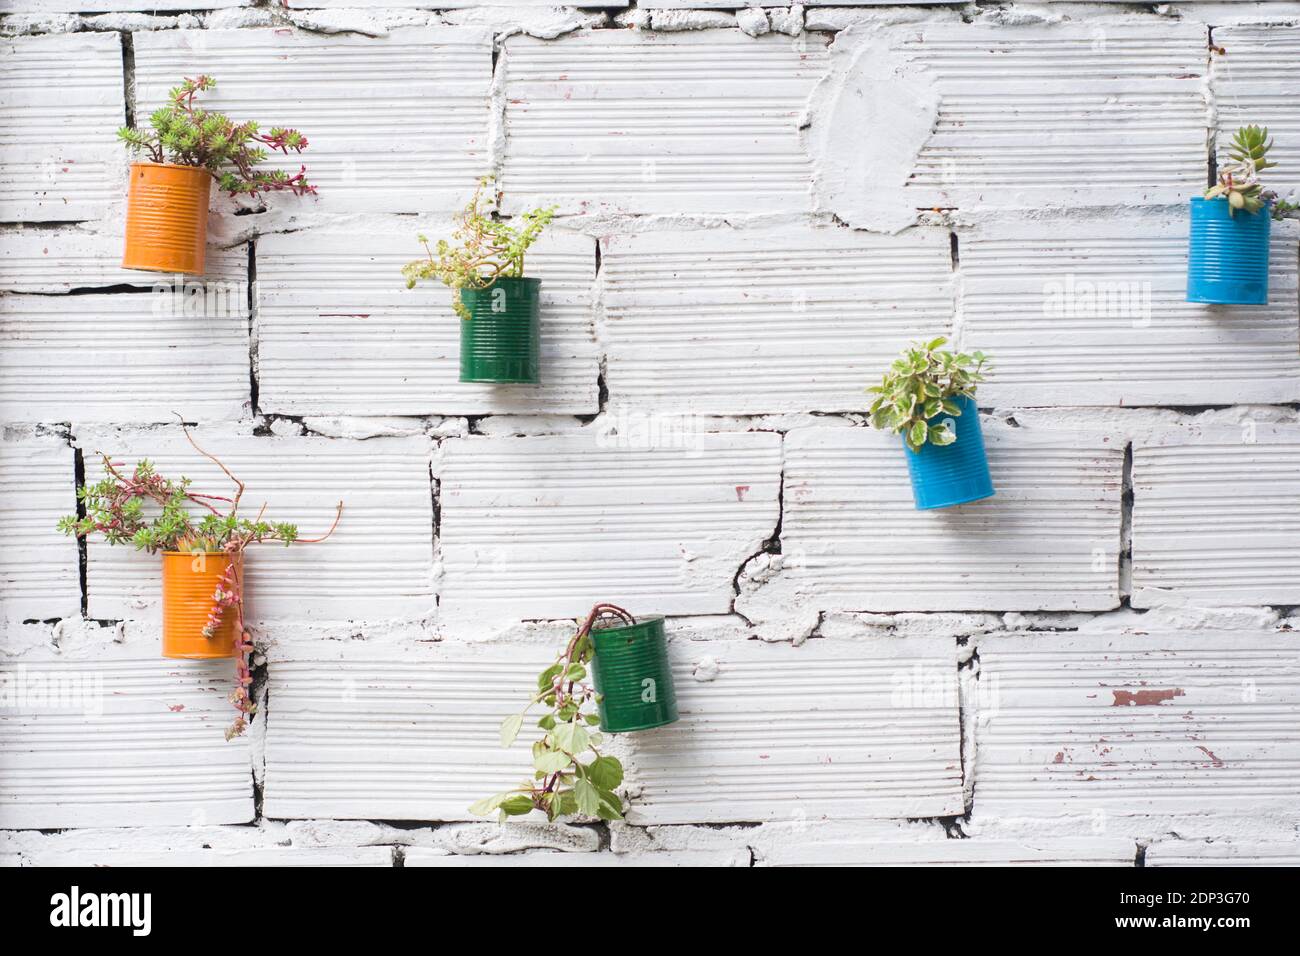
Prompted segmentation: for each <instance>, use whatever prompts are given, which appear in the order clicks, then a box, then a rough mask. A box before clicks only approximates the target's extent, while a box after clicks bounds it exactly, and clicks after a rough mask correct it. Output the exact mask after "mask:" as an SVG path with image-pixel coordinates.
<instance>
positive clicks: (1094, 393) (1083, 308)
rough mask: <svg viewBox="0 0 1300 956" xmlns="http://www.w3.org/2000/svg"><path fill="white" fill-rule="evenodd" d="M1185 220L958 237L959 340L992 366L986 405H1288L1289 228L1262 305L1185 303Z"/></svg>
mask: <svg viewBox="0 0 1300 956" xmlns="http://www.w3.org/2000/svg"><path fill="white" fill-rule="evenodd" d="M1187 231H1188V224H1187V218H1186V215H1185V214H1183V213H1182V212H1181V211H1180V212H1179V214H1178V215H1177V216H1174V217H1169V216H1166V215H1150V214H1142V215H1133V214H1109V215H1107V216H1106V218H1104V219H1071V218H1068V217H1054V218H1050V219H1032V220H1025V219H1023V218H1020V217H1016V218H1010V217H1008V218H1005V219H997V220H993V221H991V222H986V223H984V224H982V225H981V226H979V227H977V228H976V229H975V230H973V231H972V232H971V233H970V234H966V233H963V234H962V235H961V237H960V241H961V275H962V281H961V317H962V319H961V327H962V332H961V343H962V345H963V347H965V348H966V349H975V348H979V349H982V350H984V351H986V352H988V353H990V354H991V355H993V356H994V357H995V359H996V369H995V372H996V374H994V375H992V376H991V377H990V379H989V381H988V383H987V384H986V385H983V386H981V388H980V398H981V400H983V401H986V402H988V403H989V404H990V405H997V406H1003V405H1012V406H1015V405H1155V404H1166V405H1197V404H1211V403H1221V404H1232V403H1234V402H1293V401H1295V400H1296V399H1297V397H1300V332H1298V331H1297V328H1296V308H1297V306H1296V270H1295V263H1296V232H1295V230H1293V229H1286V228H1279V229H1278V230H1276V231H1275V235H1274V237H1273V244H1272V254H1273V261H1272V275H1271V277H1270V295H1269V299H1270V304H1269V305H1268V307H1267V308H1259V307H1254V306H1251V307H1231V306H1207V305H1197V304H1195V303H1189V302H1186V301H1185V298H1186V290H1187Z"/></svg>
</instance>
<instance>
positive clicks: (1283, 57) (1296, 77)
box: [1210, 24, 1300, 271]
mask: <svg viewBox="0 0 1300 956" xmlns="http://www.w3.org/2000/svg"><path fill="white" fill-rule="evenodd" d="M1214 45H1215V46H1217V47H1221V48H1222V49H1223V50H1224V51H1226V52H1225V53H1223V54H1215V55H1214V56H1213V57H1211V61H1210V62H1211V67H1210V88H1211V90H1212V91H1213V94H1214V105H1215V109H1216V110H1217V115H1218V121H1219V125H1218V152H1219V155H1220V156H1221V157H1226V156H1227V154H1228V147H1229V145H1230V144H1231V142H1232V135H1233V133H1235V132H1236V131H1237V129H1238V128H1239V127H1242V126H1249V125H1251V124H1254V125H1257V126H1266V127H1268V131H1269V133H1270V135H1271V136H1272V137H1273V139H1274V146H1273V150H1272V151H1271V152H1270V153H1269V159H1271V160H1272V161H1273V162H1275V163H1277V164H1278V167H1277V169H1270V170H1268V171H1267V172H1266V173H1265V174H1264V177H1265V182H1266V183H1267V184H1268V186H1269V188H1271V189H1277V190H1279V191H1280V192H1281V193H1282V194H1283V195H1284V196H1285V195H1286V193H1287V192H1289V191H1291V190H1294V189H1296V188H1297V187H1300V171H1297V170H1298V169H1300V66H1297V57H1298V56H1300V26H1283V25H1280V24H1278V25H1271V26H1237V27H1233V26H1221V27H1216V28H1215V30H1214ZM1293 271H1294V270H1293Z"/></svg>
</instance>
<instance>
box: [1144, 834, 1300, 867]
mask: <svg viewBox="0 0 1300 956" xmlns="http://www.w3.org/2000/svg"><path fill="white" fill-rule="evenodd" d="M1146 865H1147V866H1300V842H1297V841H1296V840H1294V839H1287V838H1282V839H1280V840H1278V841H1276V842H1272V843H1258V842H1256V843H1249V842H1248V843H1237V842H1224V841H1221V840H1220V841H1214V842H1207V841H1192V840H1160V841H1157V842H1156V843H1152V844H1151V845H1150V846H1149V847H1147V854H1146Z"/></svg>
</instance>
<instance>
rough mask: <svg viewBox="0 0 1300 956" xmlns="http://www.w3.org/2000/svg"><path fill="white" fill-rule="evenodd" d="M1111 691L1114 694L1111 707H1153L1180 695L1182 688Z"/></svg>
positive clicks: (1181, 694)
mask: <svg viewBox="0 0 1300 956" xmlns="http://www.w3.org/2000/svg"><path fill="white" fill-rule="evenodd" d="M1111 693H1112V694H1114V695H1115V700H1114V702H1113V703H1112V704H1111V706H1112V707H1154V706H1156V705H1157V704H1163V703H1164V702H1165V701H1167V700H1173V699H1174V698H1175V697H1182V696H1183V689H1182V688H1181V687H1171V688H1169V689H1168V690H1139V691H1131V690H1113V691H1111Z"/></svg>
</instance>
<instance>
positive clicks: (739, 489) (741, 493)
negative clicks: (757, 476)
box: [736, 485, 749, 501]
mask: <svg viewBox="0 0 1300 956" xmlns="http://www.w3.org/2000/svg"><path fill="white" fill-rule="evenodd" d="M748 490H749V485H736V500H737V501H744V500H745V492H747V491H748Z"/></svg>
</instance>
